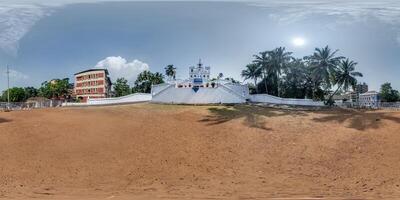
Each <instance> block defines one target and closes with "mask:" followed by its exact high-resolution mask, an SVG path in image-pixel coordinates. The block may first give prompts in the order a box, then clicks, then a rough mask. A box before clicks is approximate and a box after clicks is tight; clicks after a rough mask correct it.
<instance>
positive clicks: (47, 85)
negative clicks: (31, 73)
mask: <svg viewBox="0 0 400 200" xmlns="http://www.w3.org/2000/svg"><path fill="white" fill-rule="evenodd" d="M68 89H70V83H69V79H68V78H64V79H53V80H51V81H45V82H43V83H42V86H41V87H40V88H39V96H41V97H46V98H49V99H51V98H52V99H59V98H67V97H68V94H69V91H68Z"/></svg>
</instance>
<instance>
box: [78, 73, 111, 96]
mask: <svg viewBox="0 0 400 200" xmlns="http://www.w3.org/2000/svg"><path fill="white" fill-rule="evenodd" d="M74 93H75V96H76V98H78V99H80V100H81V101H82V102H86V101H87V99H88V98H105V97H110V95H111V80H110V77H109V74H108V71H107V70H106V69H89V70H85V71H82V72H79V73H76V74H75V84H74Z"/></svg>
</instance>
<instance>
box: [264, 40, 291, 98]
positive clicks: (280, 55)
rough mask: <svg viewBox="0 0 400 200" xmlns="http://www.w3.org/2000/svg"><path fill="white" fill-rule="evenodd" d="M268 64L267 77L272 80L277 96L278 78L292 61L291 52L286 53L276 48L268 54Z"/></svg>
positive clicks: (284, 50) (280, 48)
mask: <svg viewBox="0 0 400 200" xmlns="http://www.w3.org/2000/svg"><path fill="white" fill-rule="evenodd" d="M268 54H269V58H270V64H269V66H270V67H269V68H268V69H267V70H268V75H269V76H271V78H273V82H274V84H275V85H276V86H277V88H278V96H279V78H280V76H281V74H282V71H283V70H284V69H285V68H287V67H288V65H289V63H290V61H291V60H292V59H294V58H293V57H292V56H291V55H292V52H286V49H285V47H278V48H276V49H274V50H272V51H270V52H269V53H268Z"/></svg>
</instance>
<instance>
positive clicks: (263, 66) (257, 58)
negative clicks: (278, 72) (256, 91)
mask: <svg viewBox="0 0 400 200" xmlns="http://www.w3.org/2000/svg"><path fill="white" fill-rule="evenodd" d="M253 57H254V60H253V63H254V64H256V65H257V67H258V68H259V69H260V70H261V73H262V74H263V81H262V82H263V83H264V86H265V88H264V89H265V93H267V94H268V86H267V76H268V66H269V64H270V58H269V54H268V51H263V52H260V53H259V54H258V55H253Z"/></svg>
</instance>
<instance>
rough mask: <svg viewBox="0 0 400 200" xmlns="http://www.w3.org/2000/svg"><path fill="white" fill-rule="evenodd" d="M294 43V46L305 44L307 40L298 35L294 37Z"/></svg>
mask: <svg viewBox="0 0 400 200" xmlns="http://www.w3.org/2000/svg"><path fill="white" fill-rule="evenodd" d="M293 44H294V46H298V47H300V46H304V45H305V44H306V41H305V40H304V38H300V37H297V38H294V39H293Z"/></svg>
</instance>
